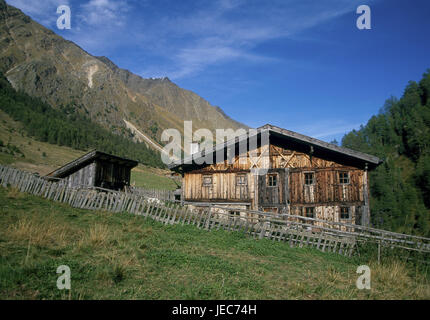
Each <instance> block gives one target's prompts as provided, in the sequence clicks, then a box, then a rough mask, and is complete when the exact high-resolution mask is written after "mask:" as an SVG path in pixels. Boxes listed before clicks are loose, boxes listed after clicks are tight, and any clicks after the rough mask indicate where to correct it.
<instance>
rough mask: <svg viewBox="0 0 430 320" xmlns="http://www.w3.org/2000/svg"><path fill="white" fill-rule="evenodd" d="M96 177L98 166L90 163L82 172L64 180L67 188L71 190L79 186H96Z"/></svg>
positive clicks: (79, 171)
mask: <svg viewBox="0 0 430 320" xmlns="http://www.w3.org/2000/svg"><path fill="white" fill-rule="evenodd" d="M95 175H96V164H95V163H90V164H88V165H87V166H85V167H83V168H81V169H80V170H78V171H75V172H74V173H72V174H70V175H68V176H67V177H65V178H64V180H65V181H66V183H67V186H68V187H70V188H72V187H78V186H88V187H92V186H94V181H95Z"/></svg>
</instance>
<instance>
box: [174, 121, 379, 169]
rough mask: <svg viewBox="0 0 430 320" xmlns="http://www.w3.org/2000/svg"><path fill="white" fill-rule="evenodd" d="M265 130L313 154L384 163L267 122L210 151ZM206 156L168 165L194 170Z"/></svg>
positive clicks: (357, 163)
mask: <svg viewBox="0 0 430 320" xmlns="http://www.w3.org/2000/svg"><path fill="white" fill-rule="evenodd" d="M264 131H267V132H268V133H269V139H270V141H271V143H272V142H273V141H278V142H280V143H284V144H287V145H290V146H291V148H292V149H294V148H299V149H301V150H306V151H305V152H307V151H309V150H312V154H313V155H314V156H316V157H321V158H326V159H327V158H331V159H335V160H337V161H343V162H347V163H350V164H351V165H354V166H357V167H362V168H363V169H364V166H365V165H366V164H367V166H368V168H369V169H374V168H376V167H377V166H378V165H379V164H381V163H382V160H381V159H379V158H378V157H375V156H372V155H369V154H366V153H363V152H359V151H355V150H351V149H348V148H344V147H339V146H338V145H335V144H333V143H328V142H325V141H321V140H318V139H315V138H312V137H309V136H305V135H303V134H300V133H297V132H294V131H290V130H286V129H282V128H279V127H276V126H273V125H270V124H266V125H264V126H262V127H259V128H258V129H257V133H254V134H249V133H246V134H244V135H241V136H239V137H236V138H235V139H231V140H229V141H226V142H224V143H220V144H217V145H216V146H214V148H213V149H212V150H211V151H210V152H209V153H210V154H214V155H215V154H216V152H217V151H220V150H223V149H224V151H225V149H227V148H230V147H232V146H235V147H236V148H237V146H238V145H239V142H241V141H243V140H248V139H249V138H250V137H251V136H253V135H254V136H255V135H261V133H262V132H264ZM311 147H312V149H311ZM204 157H205V153H204V150H203V151H201V152H198V153H196V154H194V155H192V156H188V157H187V158H185V159H184V160H183V161H174V162H173V163H172V164H170V165H169V166H168V167H169V169H171V170H175V171H179V170H182V171H188V170H193V169H194V168H195V167H196V160H198V159H200V160H202V159H203V158H204ZM197 162H198V161H197Z"/></svg>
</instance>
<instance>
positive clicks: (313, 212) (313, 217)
mask: <svg viewBox="0 0 430 320" xmlns="http://www.w3.org/2000/svg"><path fill="white" fill-rule="evenodd" d="M304 208H305V212H304V217H305V218H312V219H315V207H304ZM308 209H312V210H311V211H312V217H309V216H308Z"/></svg>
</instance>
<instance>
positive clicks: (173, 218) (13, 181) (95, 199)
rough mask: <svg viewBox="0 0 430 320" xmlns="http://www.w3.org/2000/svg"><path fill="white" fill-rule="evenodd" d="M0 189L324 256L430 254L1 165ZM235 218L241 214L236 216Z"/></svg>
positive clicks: (303, 223)
mask: <svg viewBox="0 0 430 320" xmlns="http://www.w3.org/2000/svg"><path fill="white" fill-rule="evenodd" d="M0 184H1V185H2V186H3V187H8V186H11V187H15V188H18V189H19V190H20V191H21V192H27V193H30V194H34V195H37V196H41V197H44V198H46V199H50V200H53V201H59V202H64V203H68V204H70V205H71V206H73V207H76V208H81V209H89V210H105V211H110V212H118V213H121V212H129V213H132V214H136V215H141V216H143V217H144V218H145V219H147V218H151V219H153V220H156V221H159V222H161V223H164V224H181V225H185V224H186V225H194V226H197V227H198V228H203V229H205V230H214V229H215V230H220V229H223V230H227V231H236V232H243V233H245V234H247V235H249V236H251V237H253V238H258V239H262V238H267V239H270V240H273V241H280V242H286V243H288V244H289V245H290V246H291V247H294V246H298V247H304V246H306V247H312V248H316V249H318V250H321V251H323V252H336V253H339V254H342V255H347V256H351V255H352V254H353V253H354V250H355V248H356V244H357V242H358V241H374V242H377V243H379V245H381V244H382V245H385V246H389V247H397V248H402V249H404V250H413V251H419V252H423V253H430V239H429V238H424V237H417V236H412V235H405V234H399V233H394V232H389V231H384V230H379V229H373V228H366V227H362V226H357V225H352V224H345V223H336V222H329V221H325V220H319V219H313V218H306V217H302V216H293V215H286V214H281V215H279V214H268V213H265V212H261V211H251V210H243V209H234V211H235V214H232V213H230V210H232V208H227V207H222V206H216V205H210V204H193V205H192V206H190V205H181V203H180V202H178V201H165V200H163V201H162V200H158V199H154V197H147V196H143V195H141V194H136V193H130V192H128V193H126V192H117V191H111V190H107V189H99V188H69V187H67V186H66V184H64V183H62V181H61V180H60V181H56V182H50V181H47V180H45V179H43V178H41V177H39V176H35V175H33V174H31V173H28V172H24V171H21V170H18V169H13V168H10V167H5V166H1V165H0ZM237 212H240V214H239V215H238V214H237Z"/></svg>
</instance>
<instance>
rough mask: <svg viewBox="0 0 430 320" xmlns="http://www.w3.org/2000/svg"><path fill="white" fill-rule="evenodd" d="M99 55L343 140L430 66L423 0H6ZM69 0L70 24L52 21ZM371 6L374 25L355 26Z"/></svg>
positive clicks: (233, 108)
mask: <svg viewBox="0 0 430 320" xmlns="http://www.w3.org/2000/svg"><path fill="white" fill-rule="evenodd" d="M7 2H8V3H9V4H11V5H14V6H16V7H18V8H20V9H22V10H23V11H24V12H25V13H26V14H28V15H29V16H31V17H32V18H33V19H35V20H36V21H38V22H39V23H41V24H43V25H45V26H46V27H48V28H50V29H52V30H53V31H55V32H56V33H58V34H60V35H61V36H63V37H65V38H66V39H69V40H72V41H74V42H75V43H77V44H78V45H79V46H81V47H82V48H83V49H84V50H86V51H88V52H89V53H91V54H93V55H103V56H107V57H108V58H110V59H111V60H112V61H113V62H114V63H116V64H117V65H118V66H119V67H121V68H125V69H128V70H130V71H132V72H134V73H136V74H139V75H141V76H143V77H164V76H167V77H169V78H170V79H171V80H172V81H174V82H175V83H177V84H178V85H179V86H180V87H183V88H185V89H189V90H192V91H194V92H196V93H197V94H199V95H200V96H202V97H203V98H205V99H207V100H208V101H209V102H210V103H211V104H213V105H217V106H220V107H221V108H222V109H223V110H224V111H225V112H226V113H227V114H228V115H229V116H231V117H232V118H234V119H236V120H238V121H241V122H243V123H246V124H247V125H249V126H251V127H258V126H261V125H264V124H266V123H271V124H274V125H277V126H280V127H283V128H286V129H290V130H293V131H297V132H300V133H303V134H306V135H310V136H313V137H316V138H319V139H322V140H326V141H331V140H332V139H334V138H336V139H337V140H338V141H340V140H341V138H342V136H343V134H345V133H346V132H348V131H350V130H352V129H354V128H358V127H359V126H360V124H365V123H366V122H367V120H368V119H369V118H370V117H371V116H372V115H374V114H376V113H378V111H379V109H380V108H381V107H382V106H383V104H384V102H385V100H386V99H387V98H389V97H390V96H392V95H394V96H397V97H400V96H401V94H402V93H403V90H404V87H405V85H406V84H407V82H408V81H409V80H416V81H417V80H419V79H420V78H421V76H422V74H423V73H424V72H425V71H426V70H427V69H428V68H430V54H429V52H430V41H428V37H429V36H428V34H429V31H430V18H429V17H430V1H428V0H414V1H410V0H409V1H408V0H359V1H356V0H319V1H310V0H294V1H293V0H273V1H271V0H261V1H254V0H248V1H246V0H211V1H208V0H198V1H197V0H195V1H189V0H181V1H176V0H117V1H115V0H81V1H78V0H76V1H74V0H39V1H28V0H7ZM62 4H66V5H69V6H70V8H71V12H72V28H71V30H58V29H57V28H56V20H57V17H58V15H57V14H56V8H57V6H59V5H62ZM362 4H365V5H368V6H369V7H370V8H371V13H372V16H371V17H372V20H371V22H372V29H371V30H358V29H357V27H356V20H357V18H358V16H359V15H358V14H357V13H356V9H357V7H358V6H359V5H362Z"/></svg>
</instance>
